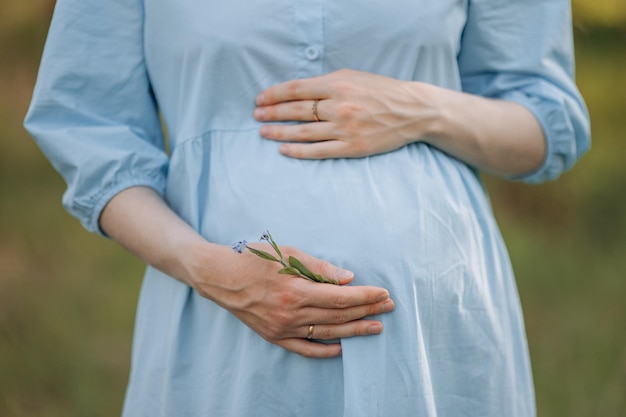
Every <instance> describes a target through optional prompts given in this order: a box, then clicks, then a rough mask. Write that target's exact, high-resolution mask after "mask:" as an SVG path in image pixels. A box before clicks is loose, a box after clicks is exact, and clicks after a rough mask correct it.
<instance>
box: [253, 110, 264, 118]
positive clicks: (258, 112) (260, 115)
mask: <svg viewBox="0 0 626 417" xmlns="http://www.w3.org/2000/svg"><path fill="white" fill-rule="evenodd" d="M264 117H265V110H264V109H256V110H254V118H255V119H257V120H263V118H264Z"/></svg>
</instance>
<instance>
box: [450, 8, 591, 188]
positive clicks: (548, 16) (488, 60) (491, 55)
mask: <svg viewBox="0 0 626 417" xmlns="http://www.w3.org/2000/svg"><path fill="white" fill-rule="evenodd" d="M572 38H573V36H572V21H571V6H570V2H569V0H526V1H519V0H468V20H467V24H466V27H465V30H464V33H463V38H462V44H461V51H460V54H459V58H458V59H459V67H460V70H461V79H462V86H463V90H464V91H466V92H469V93H473V94H478V95H482V96H485V97H490V98H497V99H503V100H509V101H513V102H516V103H518V104H520V105H522V106H524V107H526V108H527V109H528V110H529V111H530V112H531V113H532V114H533V115H534V116H535V117H536V119H537V120H538V121H539V123H540V125H541V127H542V129H543V131H544V134H545V138H546V145H547V147H546V148H547V155H546V158H545V160H544V162H543V164H542V165H541V166H540V167H539V168H538V169H537V170H536V171H534V172H531V173H528V174H526V175H521V176H518V177H514V178H513V179H518V180H522V181H525V182H530V183H538V182H543V181H546V180H550V179H555V178H557V177H558V176H559V175H560V174H561V173H563V172H564V171H566V170H568V169H569V168H571V167H572V165H573V164H574V163H575V162H576V160H578V158H580V156H581V155H582V154H583V153H584V152H585V151H587V150H588V149H589V146H590V135H589V116H588V113H587V109H586V107H585V103H584V102H583V99H582V97H581V96H580V93H579V92H578V89H577V87H576V85H575V82H574V51H573V39H572Z"/></svg>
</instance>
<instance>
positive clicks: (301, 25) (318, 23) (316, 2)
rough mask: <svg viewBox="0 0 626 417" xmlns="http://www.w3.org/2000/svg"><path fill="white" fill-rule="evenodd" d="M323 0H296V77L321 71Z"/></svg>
mask: <svg viewBox="0 0 626 417" xmlns="http://www.w3.org/2000/svg"><path fill="white" fill-rule="evenodd" d="M323 3H324V2H323V0H309V1H299V0H297V1H296V4H295V13H296V14H295V16H296V27H297V36H298V45H299V46H298V51H297V54H298V57H299V59H298V77H300V78H307V77H314V76H317V75H321V74H322V73H323V60H322V59H320V58H321V57H322V54H323V45H324V4H323Z"/></svg>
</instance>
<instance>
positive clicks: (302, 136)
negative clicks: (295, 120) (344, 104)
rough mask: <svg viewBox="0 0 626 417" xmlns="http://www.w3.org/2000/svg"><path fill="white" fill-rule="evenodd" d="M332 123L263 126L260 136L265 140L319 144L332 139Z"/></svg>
mask: <svg viewBox="0 0 626 417" xmlns="http://www.w3.org/2000/svg"><path fill="white" fill-rule="evenodd" d="M332 127H333V124H332V123H328V122H311V123H300V124H296V125H263V126H261V129H260V131H259V132H260V134H261V136H263V137H264V138H265V139H271V140H277V141H281V142H283V141H288V142H319V141H325V140H329V139H331V138H332Z"/></svg>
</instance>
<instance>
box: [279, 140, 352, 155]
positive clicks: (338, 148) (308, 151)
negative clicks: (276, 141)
mask: <svg viewBox="0 0 626 417" xmlns="http://www.w3.org/2000/svg"><path fill="white" fill-rule="evenodd" d="M279 151H280V153H281V154H283V155H285V156H288V157H290V158H296V159H331V158H357V157H359V156H361V155H360V154H359V153H358V149H354V148H352V149H351V148H350V146H349V145H348V144H347V143H346V142H343V141H341V140H326V141H318V142H315V143H307V144H300V143H285V144H284V145H281V146H280V148H279Z"/></svg>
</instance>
